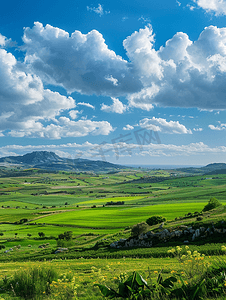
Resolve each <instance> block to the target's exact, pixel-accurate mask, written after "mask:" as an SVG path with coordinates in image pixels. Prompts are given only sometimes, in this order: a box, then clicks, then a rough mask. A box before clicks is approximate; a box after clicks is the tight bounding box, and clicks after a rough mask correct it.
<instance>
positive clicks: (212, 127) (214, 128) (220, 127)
mask: <svg viewBox="0 0 226 300" xmlns="http://www.w3.org/2000/svg"><path fill="white" fill-rule="evenodd" d="M208 127H209V128H210V129H211V130H218V131H219V130H225V129H226V124H220V125H219V126H214V125H211V124H210V125H209V126H208Z"/></svg>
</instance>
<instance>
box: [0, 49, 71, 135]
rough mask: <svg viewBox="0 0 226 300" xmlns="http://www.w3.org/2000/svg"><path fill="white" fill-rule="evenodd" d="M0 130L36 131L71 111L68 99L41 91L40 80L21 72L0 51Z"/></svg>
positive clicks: (55, 93)
mask: <svg viewBox="0 0 226 300" xmlns="http://www.w3.org/2000/svg"><path fill="white" fill-rule="evenodd" d="M0 74H1V75H0V130H2V131H3V130H16V129H22V130H23V129H30V128H33V129H34V130H36V129H38V128H40V123H39V121H42V120H51V119H55V117H56V116H59V115H60V113H61V112H62V111H64V110H68V109H71V108H74V107H75V101H74V99H73V98H72V97H65V96H62V95H60V94H59V93H57V92H52V91H50V90H49V89H45V88H44V86H43V83H42V81H41V79H40V78H39V77H38V76H37V75H34V74H31V73H29V72H25V71H23V68H21V65H20V64H19V63H18V62H17V60H16V58H15V57H14V56H13V55H12V54H11V53H8V52H6V51H5V50H4V49H0Z"/></svg>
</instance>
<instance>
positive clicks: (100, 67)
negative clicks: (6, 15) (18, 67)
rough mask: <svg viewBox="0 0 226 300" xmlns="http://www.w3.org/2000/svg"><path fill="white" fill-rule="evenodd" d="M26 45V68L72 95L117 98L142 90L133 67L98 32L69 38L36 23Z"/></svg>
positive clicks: (28, 30) (27, 32)
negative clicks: (132, 69)
mask: <svg viewBox="0 0 226 300" xmlns="http://www.w3.org/2000/svg"><path fill="white" fill-rule="evenodd" d="M23 41H24V47H23V49H24V51H26V58H25V60H26V64H27V65H28V66H29V67H30V68H31V69H32V70H33V72H35V73H37V74H39V76H41V78H42V79H43V80H44V81H45V82H47V83H50V84H55V85H59V86H63V87H64V88H65V89H66V90H67V92H69V93H70V92H74V91H77V92H79V93H83V94H87V95H91V94H93V93H95V94H97V95H108V96H113V97H117V96H119V95H127V94H128V93H131V92H136V91H137V90H139V89H140V88H141V86H142V85H141V82H140V81H139V79H137V77H136V74H133V72H131V67H130V64H129V63H128V62H127V61H126V60H124V59H122V57H121V56H118V55H116V54H115V52H114V51H112V50H110V49H108V46H107V45H106V43H105V40H104V38H103V36H102V34H101V33H99V32H98V31H97V30H92V31H90V32H89V33H87V34H82V33H81V32H80V31H75V32H74V33H72V34H71V36H69V33H68V32H66V31H64V30H61V29H59V28H57V27H52V26H50V25H46V26H45V27H43V25H42V24H41V23H39V22H35V25H34V27H33V28H25V30H24V36H23ZM109 76H110V77H109ZM106 78H108V80H106ZM109 78H110V79H111V78H112V79H113V82H112V80H109ZM114 83H115V84H114ZM116 83H117V84H116Z"/></svg>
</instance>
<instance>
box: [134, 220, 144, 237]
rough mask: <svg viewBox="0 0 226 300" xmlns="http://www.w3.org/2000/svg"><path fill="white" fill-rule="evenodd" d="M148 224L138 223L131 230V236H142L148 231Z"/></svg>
mask: <svg viewBox="0 0 226 300" xmlns="http://www.w3.org/2000/svg"><path fill="white" fill-rule="evenodd" d="M147 228H148V226H147V224H146V223H145V222H141V223H138V224H136V225H134V226H133V227H132V229H131V235H132V236H138V235H140V234H141V233H144V232H146V231H147Z"/></svg>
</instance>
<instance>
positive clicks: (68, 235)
mask: <svg viewBox="0 0 226 300" xmlns="http://www.w3.org/2000/svg"><path fill="white" fill-rule="evenodd" d="M58 239H59V240H66V241H70V240H72V231H65V232H64V233H61V234H59V235H58Z"/></svg>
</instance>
